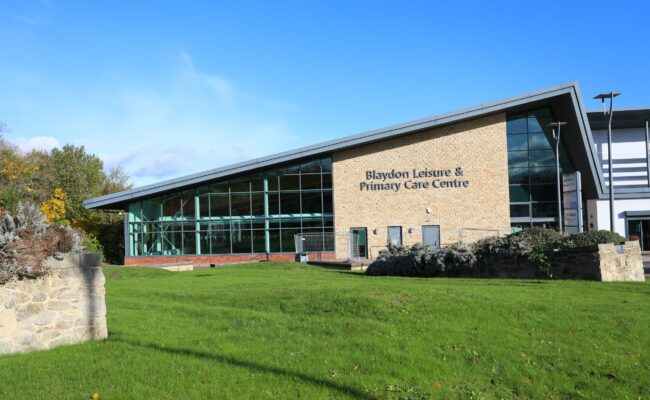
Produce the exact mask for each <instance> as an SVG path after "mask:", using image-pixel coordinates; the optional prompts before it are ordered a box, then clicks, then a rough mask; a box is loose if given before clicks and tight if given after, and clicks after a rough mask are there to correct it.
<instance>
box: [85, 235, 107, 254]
mask: <svg viewBox="0 0 650 400" xmlns="http://www.w3.org/2000/svg"><path fill="white" fill-rule="evenodd" d="M83 248H84V251H85V252H86V253H96V254H102V253H103V252H104V248H103V247H102V244H101V243H100V242H99V239H97V237H95V235H93V234H92V233H88V234H86V239H84V242H83Z"/></svg>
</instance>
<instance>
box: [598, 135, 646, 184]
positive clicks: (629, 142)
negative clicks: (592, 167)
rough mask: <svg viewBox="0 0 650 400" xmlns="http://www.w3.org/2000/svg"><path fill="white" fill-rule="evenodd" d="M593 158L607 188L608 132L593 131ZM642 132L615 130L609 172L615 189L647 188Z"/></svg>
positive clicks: (643, 136)
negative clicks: (610, 171)
mask: <svg viewBox="0 0 650 400" xmlns="http://www.w3.org/2000/svg"><path fill="white" fill-rule="evenodd" d="M592 134H593V138H594V143H595V146H596V154H597V155H598V161H599V163H600V166H601V170H602V171H603V179H604V181H605V187H609V167H608V162H609V154H608V153H607V131H606V130H593V131H592ZM646 146H647V144H646V138H645V129H644V128H642V127H639V128H630V129H614V130H613V132H612V154H613V156H614V157H613V159H612V169H613V172H614V175H613V177H614V188H616V189H624V188H630V189H632V188H641V187H649V181H648V159H647V153H646V151H647V150H646Z"/></svg>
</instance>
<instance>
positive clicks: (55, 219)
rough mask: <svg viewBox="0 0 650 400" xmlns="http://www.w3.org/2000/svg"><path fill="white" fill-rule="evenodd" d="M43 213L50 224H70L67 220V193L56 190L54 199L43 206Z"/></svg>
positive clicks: (53, 194) (53, 195)
mask: <svg viewBox="0 0 650 400" xmlns="http://www.w3.org/2000/svg"><path fill="white" fill-rule="evenodd" d="M41 212H42V213H43V215H45V218H47V222H49V223H56V224H68V223H69V221H68V220H67V219H65V193H63V190H61V189H59V188H56V189H54V192H52V197H50V198H49V199H47V201H44V202H43V203H42V204H41Z"/></svg>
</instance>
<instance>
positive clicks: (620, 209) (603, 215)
mask: <svg viewBox="0 0 650 400" xmlns="http://www.w3.org/2000/svg"><path fill="white" fill-rule="evenodd" d="M649 210H650V199H618V200H614V217H615V219H614V230H615V231H616V232H617V233H618V234H619V235H621V236H625V237H627V238H629V235H628V228H627V224H626V220H627V219H637V217H632V216H628V214H631V213H635V212H636V213H638V212H644V211H649ZM648 218H650V212H649V215H648ZM587 224H588V229H589V230H594V229H598V230H602V229H604V230H609V229H610V226H609V200H588V201H587Z"/></svg>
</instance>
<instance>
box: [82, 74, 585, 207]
mask: <svg viewBox="0 0 650 400" xmlns="http://www.w3.org/2000/svg"><path fill="white" fill-rule="evenodd" d="M577 85H578V84H577V82H575V81H573V82H569V83H565V84H560V85H555V86H551V87H548V88H544V89H540V90H537V91H532V92H527V93H524V94H521V95H517V96H512V97H507V98H504V99H501V100H496V101H493V102H488V103H481V104H478V105H476V106H473V107H468V108H464V109H460V110H456V111H452V112H449V113H444V114H438V115H433V116H429V117H425V118H421V119H417V120H413V121H409V122H405V123H401V124H396V125H391V126H388V127H384V128H380V129H375V130H371V131H367V132H362V133H359V134H354V135H349V136H344V137H341V138H338V139H333V140H329V141H326V142H322V143H316V144H313V145H309V146H304V147H300V148H297V149H292V150H288V151H284V152H281V153H276V154H272V155H269V156H265V157H259V158H254V159H252V160H248V161H243V162H240V163H235V164H230V165H226V166H223V167H218V168H214V169H210V170H207V171H202V172H198V173H194V174H189V175H185V176H181V177H178V178H173V179H169V180H165V181H162V182H158V183H154V184H150V185H145V186H141V187H137V188H132V189H129V190H125V191H122V192H117V193H111V194H107V195H104V196H99V197H95V198H92V199H88V200H86V201H84V206H85V207H86V208H89V209H90V208H99V207H103V206H107V205H111V204H116V205H117V204H121V203H124V202H127V201H129V200H134V199H136V198H142V197H148V196H151V195H154V194H156V193H160V192H165V191H169V190H173V189H176V188H183V187H187V186H192V185H195V184H199V183H201V182H205V181H210V180H214V179H218V178H223V177H226V176H230V175H235V174H239V173H242V172H246V171H251V170H255V169H261V168H267V167H270V166H273V165H277V164H281V163H285V162H289V161H292V160H298V159H302V158H306V157H310V156H317V155H319V154H327V153H330V152H333V151H336V150H342V149H345V148H349V147H354V146H359V145H362V144H367V143H372V142H374V141H380V140H386V139H389V138H392V137H396V136H400V135H404V134H408V133H414V132H417V131H421V130H425V129H431V128H435V127H440V126H444V125H449V124H452V123H458V122H462V121H465V120H468V119H473V118H478V117H480V116H485V115H489V114H493V113H496V112H501V111H505V110H506V109H508V108H512V107H516V106H519V105H522V104H526V103H530V102H534V101H538V100H543V99H547V98H550V97H555V96H560V95H564V94H567V93H571V94H572V96H577V98H578V99H580V96H579V92H578V89H577ZM578 105H579V106H580V109H581V110H584V108H583V107H582V106H581V102H580V100H578ZM581 114H582V117H583V119H584V118H586V114H585V112H584V111H581ZM583 124H584V121H583ZM585 126H586V127H587V129H588V127H589V125H588V123H587V124H586V125H585ZM589 136H591V135H590V134H589Z"/></svg>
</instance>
